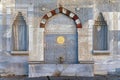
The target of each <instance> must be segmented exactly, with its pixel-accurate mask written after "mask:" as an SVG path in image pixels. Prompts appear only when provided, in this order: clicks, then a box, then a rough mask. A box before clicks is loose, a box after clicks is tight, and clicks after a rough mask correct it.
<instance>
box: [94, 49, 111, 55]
mask: <svg viewBox="0 0 120 80" xmlns="http://www.w3.org/2000/svg"><path fill="white" fill-rule="evenodd" d="M93 54H94V55H109V54H110V51H109V50H93Z"/></svg>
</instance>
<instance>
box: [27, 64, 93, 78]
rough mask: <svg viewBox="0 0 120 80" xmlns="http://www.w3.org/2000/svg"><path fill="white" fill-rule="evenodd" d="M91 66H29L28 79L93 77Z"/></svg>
mask: <svg viewBox="0 0 120 80" xmlns="http://www.w3.org/2000/svg"><path fill="white" fill-rule="evenodd" d="M93 67H94V65H93V64H29V77H43V76H94V70H93Z"/></svg>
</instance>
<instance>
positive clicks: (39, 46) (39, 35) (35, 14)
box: [0, 0, 120, 75]
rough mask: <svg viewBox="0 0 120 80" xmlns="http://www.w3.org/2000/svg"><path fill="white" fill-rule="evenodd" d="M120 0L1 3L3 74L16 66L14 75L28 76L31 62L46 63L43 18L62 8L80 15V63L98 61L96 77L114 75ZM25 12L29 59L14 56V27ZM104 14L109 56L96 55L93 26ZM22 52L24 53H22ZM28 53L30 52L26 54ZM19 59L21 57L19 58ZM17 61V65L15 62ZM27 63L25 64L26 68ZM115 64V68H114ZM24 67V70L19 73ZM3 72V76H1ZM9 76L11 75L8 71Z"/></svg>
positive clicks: (0, 66) (12, 0) (15, 0)
mask: <svg viewBox="0 0 120 80" xmlns="http://www.w3.org/2000/svg"><path fill="white" fill-rule="evenodd" d="M119 4H120V1H119V0H52V1H50V0H44V1H43V0H30V1H28V0H6V1H5V0H1V2H0V6H2V7H0V18H1V19H0V59H1V61H0V71H1V73H4V72H5V70H7V67H6V66H9V65H11V64H12V63H14V64H17V63H20V65H19V64H18V65H16V66H17V68H16V69H15V70H14V69H13V67H14V66H13V67H12V68H11V69H10V70H11V71H10V73H11V74H12V73H13V72H19V73H14V74H18V75H20V74H21V75H22V74H24V75H27V72H28V62H36V63H44V31H45V30H44V29H43V28H39V27H40V21H41V18H42V17H43V16H44V15H45V14H46V13H47V12H49V11H51V10H53V9H55V8H56V7H58V6H59V5H62V6H63V7H65V8H67V9H68V10H70V11H72V12H74V13H75V14H77V16H78V17H79V18H80V21H81V23H82V29H78V38H79V40H78V45H79V47H78V52H79V54H78V59H79V61H80V62H84V61H88V62H90V61H94V73H95V74H107V73H114V72H115V70H116V69H118V68H119V62H120V61H119V58H120V57H119V55H120V52H119V48H120V45H119V44H120V43H119V37H120V36H119V34H120V31H119V30H120V27H119V25H120V5H119ZM19 11H20V12H22V14H23V16H24V18H25V20H26V24H27V26H28V28H29V50H28V52H29V58H28V53H27V55H24V57H23V56H20V55H17V56H13V55H12V54H11V45H12V44H11V28H12V23H13V21H14V20H15V17H16V15H17V13H18V12H19ZM99 12H102V13H103V16H104V18H105V20H106V22H107V25H108V48H109V50H108V52H107V53H108V54H107V55H104V53H105V52H104V51H100V52H99V53H100V55H99V54H93V26H94V20H96V18H97V16H98V13H99ZM18 53H20V52H18ZM25 53H26V52H25ZM18 57H19V58H18ZM13 60H15V61H16V62H12V61H13ZM24 64H25V65H24ZM112 65H114V66H112ZM19 67H21V71H23V72H20V71H19V69H18V68H19ZM1 73H0V74H1ZM6 73H7V72H6Z"/></svg>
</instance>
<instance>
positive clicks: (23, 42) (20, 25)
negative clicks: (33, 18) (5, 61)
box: [11, 12, 28, 55]
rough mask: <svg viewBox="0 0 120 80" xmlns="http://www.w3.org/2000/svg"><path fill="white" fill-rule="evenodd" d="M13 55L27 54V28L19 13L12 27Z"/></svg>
mask: <svg viewBox="0 0 120 80" xmlns="http://www.w3.org/2000/svg"><path fill="white" fill-rule="evenodd" d="M11 53H12V54H13V55H23V54H28V26H27V24H26V21H25V19H24V16H23V15H22V13H21V12H18V14H17V16H16V18H15V20H14V22H13V25H12V52H11Z"/></svg>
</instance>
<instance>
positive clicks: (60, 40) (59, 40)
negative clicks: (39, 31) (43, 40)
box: [57, 36, 65, 44]
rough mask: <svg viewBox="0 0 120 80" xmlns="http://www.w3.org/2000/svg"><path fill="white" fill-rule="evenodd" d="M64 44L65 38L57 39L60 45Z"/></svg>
mask: <svg viewBox="0 0 120 80" xmlns="http://www.w3.org/2000/svg"><path fill="white" fill-rule="evenodd" d="M64 42H65V38H64V37H63V36H59V37H57V43H58V44H64Z"/></svg>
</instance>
